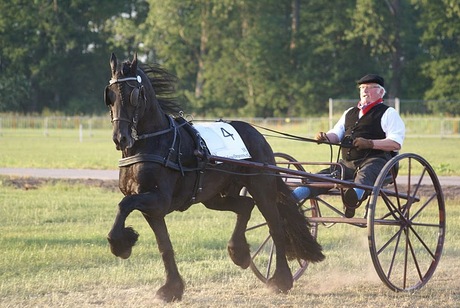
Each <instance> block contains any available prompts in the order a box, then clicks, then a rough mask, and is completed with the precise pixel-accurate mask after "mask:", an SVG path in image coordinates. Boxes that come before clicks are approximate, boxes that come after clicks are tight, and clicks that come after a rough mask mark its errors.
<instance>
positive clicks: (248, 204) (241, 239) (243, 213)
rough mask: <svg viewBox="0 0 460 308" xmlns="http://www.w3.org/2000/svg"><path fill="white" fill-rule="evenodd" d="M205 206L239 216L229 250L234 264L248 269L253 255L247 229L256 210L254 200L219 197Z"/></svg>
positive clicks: (241, 197)
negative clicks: (254, 209) (247, 237)
mask: <svg viewBox="0 0 460 308" xmlns="http://www.w3.org/2000/svg"><path fill="white" fill-rule="evenodd" d="M204 205H205V206H206V207H207V208H209V209H213V210H219V211H232V212H234V213H236V214H237V216H236V225H235V229H234V230H233V233H232V237H231V238H230V240H229V241H228V245H227V250H228V254H229V256H230V258H231V259H232V261H233V263H235V264H236V265H238V266H240V267H241V268H243V269H246V268H248V267H249V265H250V264H251V254H250V251H249V244H248V242H247V240H246V228H247V225H248V221H249V219H250V218H251V212H252V210H253V208H254V200H253V199H252V198H249V197H244V196H225V197H221V196H218V197H215V198H213V199H211V200H209V201H207V202H204Z"/></svg>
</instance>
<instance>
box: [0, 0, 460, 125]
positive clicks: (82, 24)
mask: <svg viewBox="0 0 460 308" xmlns="http://www.w3.org/2000/svg"><path fill="white" fill-rule="evenodd" d="M459 14H460V4H458V3H457V2H455V1H451V0H439V1H428V0H422V1H415V0H411V1H404V0H385V1H381V0H354V1H349V0H333V1H328V2H326V3H325V2H324V1H321V0H312V1H301V0H282V1H278V0H263V1H239V0H164V1H157V0H129V1H121V0H115V1H112V0H102V1H89V0H69V1H44V0H38V1H23V0H8V1H7V0H0V45H1V46H2V49H1V50H0V112H5V111H9V112H11V111H13V112H20V113H30V112H42V111H43V110H44V109H45V108H46V109H48V110H52V111H60V112H65V113H67V114H75V113H83V114H92V113H100V112H102V111H103V110H104V104H103V102H102V100H101V96H102V95H101V93H102V90H103V88H104V86H105V85H106V83H107V79H108V78H109V69H108V59H109V57H110V53H111V52H116V53H117V55H118V57H119V58H128V57H132V55H133V54H134V52H138V53H139V57H140V59H142V60H143V61H144V62H158V63H160V64H162V65H164V66H165V68H166V69H168V70H170V71H172V72H173V73H174V74H176V75H177V76H178V77H179V80H180V82H179V85H178V91H179V96H180V97H181V98H182V101H183V103H184V105H185V107H184V109H185V111H186V112H187V113H195V114H198V115H200V116H214V117H224V116H230V115H231V116H258V117H272V116H298V115H302V116H304V115H310V114H319V113H323V112H325V111H327V106H326V104H325V103H326V102H327V100H328V99H329V98H331V97H332V98H355V97H357V96H358V94H357V93H356V90H355V80H357V79H358V78H360V77H361V76H362V75H364V74H366V73H369V72H376V73H379V74H381V75H383V76H384V77H385V79H386V84H387V93H388V94H387V96H388V97H389V98H394V97H399V98H401V99H421V98H423V99H426V100H436V101H438V103H433V104H432V103H428V104H427V106H424V108H421V110H423V109H428V110H429V111H430V112H436V113H445V114H453V115H458V114H459V113H460V109H459V108H460V107H459V106H460V103H459V101H460V97H459V95H460V94H459V93H458V91H456V89H455V86H453V85H455V84H458V83H459V79H460V73H459V72H460V61H459V59H460V55H459V53H460V48H458V47H459V46H458V45H459V31H460V30H459V29H460V18H459Z"/></svg>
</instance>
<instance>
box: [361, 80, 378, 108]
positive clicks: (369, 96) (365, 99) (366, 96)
mask: <svg viewBox="0 0 460 308" xmlns="http://www.w3.org/2000/svg"><path fill="white" fill-rule="evenodd" d="M382 94H383V88H382V87H381V86H380V85H379V84H377V83H367V84H361V85H359V97H360V99H361V103H362V104H368V103H372V102H375V101H376V100H378V99H380V98H382Z"/></svg>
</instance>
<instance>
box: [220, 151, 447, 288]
mask: <svg viewBox="0 0 460 308" xmlns="http://www.w3.org/2000/svg"><path fill="white" fill-rule="evenodd" d="M275 157H276V159H277V165H276V166H273V165H266V164H259V163H254V162H246V161H237V162H235V161H233V160H231V159H229V161H228V162H233V163H237V164H248V166H250V167H253V168H260V169H270V170H273V171H276V172H277V173H278V174H279V176H281V177H282V178H283V179H284V181H285V182H286V183H287V184H288V185H289V186H290V187H291V188H292V189H295V188H296V187H298V186H307V187H314V186H317V187H322V188H328V189H329V191H328V193H326V194H322V195H319V196H316V197H314V198H312V199H307V200H306V201H303V202H300V203H299V207H300V209H301V210H302V212H303V213H304V215H305V216H306V217H307V218H308V220H309V222H310V224H311V232H312V234H313V236H314V237H317V236H318V233H319V229H320V227H327V228H329V227H332V226H334V225H336V224H340V223H343V224H348V225H351V226H355V227H359V228H367V236H368V246H369V252H370V255H371V258H372V262H373V264H374V267H375V270H376V271H377V274H378V276H379V277H380V279H381V280H382V281H383V283H384V284H385V285H386V286H388V287H389V288H390V289H391V290H393V291H412V290H416V289H419V288H421V287H422V286H424V285H425V284H426V283H427V282H428V280H429V279H430V278H431V276H432V275H433V273H434V271H435V270H436V267H437V265H438V263H439V260H440V258H441V253H442V249H443V244H444V238H445V230H446V219H445V204H444V196H443V193H442V189H441V185H440V183H439V179H438V177H437V176H436V173H435V171H434V170H433V168H432V167H431V166H430V164H429V163H428V162H427V161H426V160H425V159H424V158H422V157H421V156H419V155H417V154H411V153H405V154H399V155H397V156H395V157H393V158H392V159H391V160H390V161H388V162H387V164H386V165H385V166H384V168H383V169H382V170H381V172H380V173H379V176H378V178H377V180H376V182H375V183H374V186H364V185H358V184H356V183H354V182H352V181H346V180H343V179H342V178H343V175H342V172H340V164H335V163H318V162H314V163H308V162H298V161H296V160H295V159H294V158H293V157H292V156H290V155H288V154H284V153H276V154H275ZM218 160H220V161H225V159H222V158H218ZM313 165H329V166H331V167H333V168H331V169H333V170H334V172H333V173H331V174H314V173H311V172H307V170H306V168H308V167H311V166H313ZM337 170H338V172H337ZM353 187H357V188H362V189H365V190H366V191H367V193H368V194H369V196H368V198H367V199H366V201H365V202H364V203H363V204H362V205H361V207H360V209H361V211H360V212H362V213H361V214H358V213H360V212H359V211H357V214H356V216H355V217H354V218H346V217H345V213H344V208H343V205H342V199H341V198H342V196H343V192H344V190H345V189H347V188H353ZM263 230H265V231H263ZM246 236H247V237H248V238H249V237H252V238H254V237H256V238H257V242H258V245H253V246H255V247H251V252H252V254H251V255H252V262H251V269H252V271H253V272H254V273H255V275H256V276H257V277H258V278H259V279H260V280H262V281H263V282H267V280H268V278H269V277H271V276H272V274H273V271H274V269H275V266H274V264H273V263H274V262H275V260H274V254H275V251H274V250H275V247H274V245H273V242H272V240H271V237H270V235H269V234H268V228H267V226H266V223H260V224H254V225H252V226H251V225H250V226H248V229H247V230H246ZM290 266H291V271H292V273H293V277H294V279H295V280H297V279H299V278H300V277H301V275H302V274H303V273H304V272H305V270H306V269H307V267H308V262H307V261H305V260H300V259H296V260H290Z"/></svg>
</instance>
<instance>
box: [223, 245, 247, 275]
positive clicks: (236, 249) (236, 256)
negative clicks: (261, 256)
mask: <svg viewBox="0 0 460 308" xmlns="http://www.w3.org/2000/svg"><path fill="white" fill-rule="evenodd" d="M227 251H228V255H229V256H230V259H232V261H233V263H235V264H236V265H238V266H239V267H241V268H242V269H247V268H248V267H249V265H251V253H250V251H249V245H248V244H246V245H239V246H232V244H231V243H229V244H228V246H227Z"/></svg>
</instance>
